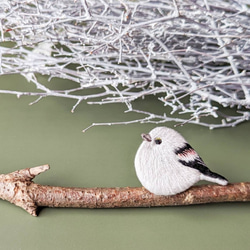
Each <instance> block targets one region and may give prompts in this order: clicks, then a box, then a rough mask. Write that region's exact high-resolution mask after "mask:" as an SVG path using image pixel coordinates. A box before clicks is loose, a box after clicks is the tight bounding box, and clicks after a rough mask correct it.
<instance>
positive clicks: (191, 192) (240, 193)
mask: <svg viewBox="0 0 250 250" xmlns="http://www.w3.org/2000/svg"><path fill="white" fill-rule="evenodd" d="M48 169H49V165H42V166H38V167H34V168H27V169H22V170H18V171H15V172H13V173H10V174H2V175H0V198H1V199H3V200H8V201H9V202H11V203H14V204H15V205H17V206H19V207H22V208H23V209H25V210H26V211H27V212H28V213H29V214H31V215H33V216H36V215H37V208H38V207H75V208H120V207H160V206H180V205H191V204H204V203H218V202H246V201H250V182H242V183H234V184H229V185H227V186H219V185H203V186H194V187H192V188H190V189H188V190H187V191H185V192H183V193H180V194H177V195H173V196H158V195H154V194H152V193H150V192H149V191H147V190H146V189H145V188H143V187H121V188H120V187H118V188H66V187H53V186H43V185H39V184H36V183H34V182H33V181H32V179H33V178H35V176H37V175H39V174H40V173H42V172H45V171H47V170H48Z"/></svg>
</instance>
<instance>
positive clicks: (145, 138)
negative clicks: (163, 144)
mask: <svg viewBox="0 0 250 250" xmlns="http://www.w3.org/2000/svg"><path fill="white" fill-rule="evenodd" d="M141 137H142V139H143V140H144V141H148V142H151V141H152V138H151V136H150V135H149V134H141Z"/></svg>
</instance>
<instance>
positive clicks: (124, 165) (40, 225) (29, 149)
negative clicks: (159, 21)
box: [0, 76, 250, 250]
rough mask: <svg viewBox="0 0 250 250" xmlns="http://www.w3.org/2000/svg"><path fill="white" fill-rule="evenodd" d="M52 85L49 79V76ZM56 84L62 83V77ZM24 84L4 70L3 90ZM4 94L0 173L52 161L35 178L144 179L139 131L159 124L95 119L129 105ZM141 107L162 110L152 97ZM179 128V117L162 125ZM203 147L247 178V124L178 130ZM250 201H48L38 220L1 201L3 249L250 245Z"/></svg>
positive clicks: (65, 182)
mask: <svg viewBox="0 0 250 250" xmlns="http://www.w3.org/2000/svg"><path fill="white" fill-rule="evenodd" d="M51 84H53V83H51ZM54 84H55V86H56V84H59V85H60V84H66V83H62V81H59V80H58V82H55V83H54ZM7 86H8V87H9V86H12V87H13V89H20V88H21V87H19V86H22V88H24V89H27V88H29V87H28V83H26V82H25V80H24V78H22V77H18V76H11V77H1V78H0V88H1V89H4V88H7ZM34 100H35V99H34V97H21V98H20V99H17V98H16V96H11V95H0V117H1V122H0V140H1V144H0V152H1V173H8V172H12V171H15V170H18V169H22V168H27V167H34V166H37V165H42V164H46V163H48V164H50V167H51V169H50V170H49V171H47V172H45V173H43V174H41V175H40V176H38V177H36V179H35V182H37V183H40V184H44V185H45V184H46V185H58V186H75V187H96V186H98V187H125V186H133V187H135V186H140V183H139V181H138V179H137V177H136V174H135V170H134V165H133V161H134V156H135V153H136V150H137V148H138V147H139V145H140V143H141V138H140V134H141V133H142V132H148V131H150V130H151V129H152V128H153V127H155V126H156V125H154V124H143V125H142V124H132V125H126V126H125V125H121V126H106V127H102V126H99V127H94V128H92V129H90V130H88V131H87V132H86V133H82V132H81V130H82V129H84V128H86V127H88V126H89V125H90V124H91V123H92V122H105V121H120V120H124V119H127V120H130V119H134V118H135V115H134V114H124V113H123V111H124V110H125V107H124V106H123V105H103V106H99V105H98V106H93V105H92V106H90V105H87V104H85V103H82V104H81V105H80V106H79V107H78V108H77V110H76V111H75V113H74V114H72V113H71V112H70V110H71V108H72V106H73V105H74V101H73V100H69V99H62V98H55V97H53V98H52V97H51V98H49V97H48V98H45V99H43V100H41V101H40V102H38V103H37V104H35V105H32V106H29V105H28V104H29V102H31V101H34ZM136 105H138V107H139V108H140V105H141V108H142V107H146V108H147V106H148V107H153V108H154V109H156V110H158V109H159V111H160V109H162V107H159V106H158V104H156V103H155V101H154V100H153V98H152V99H150V98H149V100H148V102H147V103H146V104H145V103H144V104H143V103H140V102H138V103H137V104H136ZM165 125H167V126H169V127H173V126H174V124H173V123H168V124H165ZM176 129H177V130H178V131H179V132H181V134H182V135H183V136H184V137H185V138H186V139H187V140H188V141H189V143H190V144H191V145H192V146H193V147H194V148H195V149H196V150H197V151H198V152H199V154H200V155H201V157H202V158H203V160H204V161H205V162H206V163H207V165H208V166H209V167H210V169H212V170H214V171H215V172H218V173H220V174H222V175H224V176H225V177H227V178H228V179H229V181H230V182H241V181H250V168H249V157H250V154H249V153H250V151H249V141H250V134H249V131H250V130H249V129H250V123H244V124H241V125H239V126H237V127H235V128H226V129H217V130H209V129H207V128H204V127H200V126H195V125H185V126H184V127H178V128H176ZM249 208H250V204H249V203H231V204H229V203H224V204H208V205H194V206H186V207H165V208H134V209H133V208H131V209H98V210H90V209H71V208H43V209H42V210H41V211H40V213H39V216H38V217H37V218H35V217H32V216H31V215H29V214H28V213H27V212H25V211H24V210H22V209H21V208H18V207H15V206H14V205H12V204H10V203H8V202H6V201H2V200H1V201H0V249H5V250H8V249H14V250H15V249H24V250H28V249H90V250H91V249H103V250H105V249H107V250H113V249H121V250H123V249H137V250H140V249H144V250H146V249H154V250H157V249H192V250H195V249H199V250H200V249H227V250H229V249H237V250H240V249H250V237H249V236H250V214H249Z"/></svg>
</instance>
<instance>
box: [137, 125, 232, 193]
mask: <svg viewBox="0 0 250 250" xmlns="http://www.w3.org/2000/svg"><path fill="white" fill-rule="evenodd" d="M141 136H142V138H143V140H144V141H143V142H142V144H141V145H140V147H139V149H138V151H137V153H136V156H135V170H136V174H137V177H138V179H139V180H140V182H141V184H142V185H143V186H144V187H145V188H146V189H147V190H149V191H150V192H151V193H154V194H156V195H174V194H177V193H180V192H183V191H185V190H186V189H188V188H189V187H191V186H192V185H194V184H195V183H196V182H198V181H200V180H206V181H210V182H215V183H218V184H220V185H227V184H228V181H227V179H226V178H224V177H223V176H221V175H219V174H216V173H214V172H212V171H210V170H209V168H208V167H207V166H206V164H205V163H204V162H203V160H202V159H201V158H200V156H199V155H198V154H197V153H196V151H195V150H194V149H193V148H192V147H191V146H190V145H189V144H188V143H187V141H186V140H185V139H184V138H183V137H182V136H181V135H180V134H179V133H178V132H176V131H175V130H173V129H171V128H167V127H156V128H154V129H153V130H151V131H150V132H149V134H142V135H141Z"/></svg>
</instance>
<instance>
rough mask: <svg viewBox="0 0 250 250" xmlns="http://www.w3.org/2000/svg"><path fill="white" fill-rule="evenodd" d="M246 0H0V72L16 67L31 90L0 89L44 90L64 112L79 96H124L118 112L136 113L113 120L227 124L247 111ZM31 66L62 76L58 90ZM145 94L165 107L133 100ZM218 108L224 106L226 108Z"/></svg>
mask: <svg viewBox="0 0 250 250" xmlns="http://www.w3.org/2000/svg"><path fill="white" fill-rule="evenodd" d="M247 2H248V1H246V0H238V1H233V0H184V1H179V0H164V1H163V0H160V1H150V0H149V1H123V0H120V1H108V0H101V1H95V0H92V1H87V0H74V1H73V0H60V1H46V0H40V1H29V0H26V1H25V0H12V1H8V0H3V1H2V2H1V6H0V17H1V23H0V33H1V42H3V41H5V42H6V41H7V42H11V44H8V47H6V45H5V43H2V44H1V47H0V54H1V61H0V75H6V74H7V75H8V74H21V75H23V76H24V77H26V79H27V80H28V81H29V82H30V83H33V84H35V86H36V88H37V92H22V91H13V90H0V93H8V94H15V95H17V96H22V95H33V96H37V98H38V99H37V100H36V101H34V102H33V103H35V102H37V101H39V100H40V99H42V98H43V97H46V96H59V97H66V98H71V99H75V100H76V104H75V105H74V106H73V108H72V112H73V111H74V110H75V108H76V107H77V106H78V105H79V104H80V103H81V102H82V101H87V103H89V104H106V103H124V104H126V106H127V108H128V111H134V112H138V113H142V114H144V115H145V117H144V118H142V119H137V120H134V121H129V122H126V121H122V122H120V123H125V124H126V123H131V122H155V123H159V122H165V121H176V122H180V123H185V122H190V123H196V124H201V125H204V126H208V127H210V128H215V127H226V126H234V125H236V124H238V123H240V122H243V121H246V120H248V119H249V117H250V112H249V107H250V80H249V76H250V66H249V65H250V42H249V41H250V28H249V27H250V8H249V2H248V3H247ZM36 73H39V74H42V75H47V76H48V77H49V78H48V79H49V80H50V79H52V78H61V79H68V80H70V81H68V87H67V89H63V90H62V89H60V90H54V89H53V88H49V87H48V86H45V85H44V84H42V83H41V82H39V80H38V78H37V75H36ZM73 82H75V83H77V84H78V86H77V87H76V85H75V83H74V84H73ZM85 89H94V90H96V91H94V92H93V93H91V94H89V92H88V93H86V94H85V93H84V90H85ZM79 91H81V92H79ZM148 95H154V96H155V98H156V99H158V100H159V101H160V102H161V103H162V104H163V105H165V106H168V107H170V108H171V112H168V113H167V111H166V113H164V114H162V115H159V114H155V113H151V112H149V111H147V110H136V109H134V108H133V102H134V101H135V100H137V99H141V98H142V99H143V98H144V97H145V96H148ZM223 107H230V108H234V109H232V112H231V114H230V115H228V114H224V113H223ZM168 110H169V109H168ZM182 114H184V116H182ZM206 116H212V117H214V118H215V122H213V123H211V121H208V120H206V119H205V120H204V119H203V117H206ZM95 125H96V124H95Z"/></svg>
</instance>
